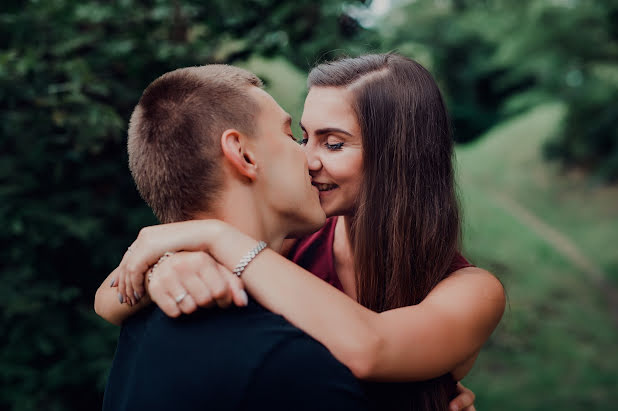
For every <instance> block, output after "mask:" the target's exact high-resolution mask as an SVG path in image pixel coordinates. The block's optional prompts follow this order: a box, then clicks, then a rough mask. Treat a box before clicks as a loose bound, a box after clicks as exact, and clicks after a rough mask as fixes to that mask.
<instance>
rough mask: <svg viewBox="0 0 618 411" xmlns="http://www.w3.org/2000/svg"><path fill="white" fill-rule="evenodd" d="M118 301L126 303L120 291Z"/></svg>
mask: <svg viewBox="0 0 618 411" xmlns="http://www.w3.org/2000/svg"><path fill="white" fill-rule="evenodd" d="M118 302H119V303H120V304H122V303H124V297H123V296H122V294H120V293H118Z"/></svg>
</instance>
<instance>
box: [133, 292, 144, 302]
mask: <svg viewBox="0 0 618 411" xmlns="http://www.w3.org/2000/svg"><path fill="white" fill-rule="evenodd" d="M133 295H134V296H135V300H136V301H139V299H140V298H142V296H141V295H139V293H138V292H137V291H133Z"/></svg>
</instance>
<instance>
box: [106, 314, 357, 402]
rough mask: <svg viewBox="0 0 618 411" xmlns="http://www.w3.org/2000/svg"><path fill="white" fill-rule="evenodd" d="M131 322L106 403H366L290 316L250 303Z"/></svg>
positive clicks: (348, 375)
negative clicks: (292, 321) (181, 315)
mask: <svg viewBox="0 0 618 411" xmlns="http://www.w3.org/2000/svg"><path fill="white" fill-rule="evenodd" d="M146 311H147V312H144V313H140V314H138V315H136V316H135V317H134V318H132V319H130V320H129V321H127V323H126V325H124V326H123V328H122V331H121V334H120V338H119V342H118V348H117V350H116V356H115V358H114V363H113V366H112V370H111V372H110V376H109V381H108V385H107V389H106V391H105V399H104V405H103V409H104V410H135V409H149V410H157V409H161V410H163V409H165V410H169V409H173V410H206V409H208V410H222V411H225V410H259V409H268V410H279V409H280V410H284V409H285V410H290V409H294V410H305V409H306V410H314V409H320V410H363V409H365V407H366V402H365V398H364V396H363V393H362V391H361V388H360V385H359V383H358V382H357V381H356V379H355V378H354V377H353V375H352V374H351V372H350V371H349V370H348V369H347V368H346V367H345V366H343V365H342V364H341V363H339V362H338V361H337V360H336V359H335V358H334V357H333V356H332V355H331V354H330V353H329V352H328V350H327V349H326V348H325V347H324V346H323V345H321V344H320V343H318V342H317V341H315V340H313V339H312V338H311V337H309V336H307V335H306V334H305V333H303V332H302V331H300V330H299V329H297V328H295V327H294V326H292V325H291V324H290V323H288V322H287V321H286V320H285V319H284V318H283V317H281V316H279V315H276V314H273V313H271V312H269V311H267V310H265V309H264V308H263V307H261V306H259V305H257V304H255V303H254V302H250V303H249V306H248V307H244V308H231V309H228V310H218V309H209V310H200V311H198V312H197V313H195V314H192V315H190V316H183V317H181V318H178V319H172V318H168V317H167V316H165V315H164V314H163V313H162V312H161V311H160V310H159V309H158V308H157V309H154V310H146Z"/></svg>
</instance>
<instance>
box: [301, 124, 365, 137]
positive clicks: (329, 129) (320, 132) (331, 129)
mask: <svg viewBox="0 0 618 411" xmlns="http://www.w3.org/2000/svg"><path fill="white" fill-rule="evenodd" d="M298 125H299V126H300V128H301V129H302V130H303V131H304V132H305V133H306V132H307V130H305V127H304V126H303V123H298ZM332 133H341V134H345V135H347V136H350V137H354V136H353V135H352V133H350V132H349V131H345V130H342V129H340V128H336V127H326V128H321V129H318V130H316V131H315V134H316V135H318V136H320V135H324V134H332Z"/></svg>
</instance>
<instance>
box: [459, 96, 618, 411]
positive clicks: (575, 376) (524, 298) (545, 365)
mask: <svg viewBox="0 0 618 411" xmlns="http://www.w3.org/2000/svg"><path fill="white" fill-rule="evenodd" d="M563 115H564V110H563V108H562V107H561V106H559V105H548V106H543V107H539V108H537V109H535V110H533V111H531V112H529V113H527V114H525V115H522V116H520V117H518V118H516V119H514V120H512V121H509V122H508V123H506V124H503V125H501V126H499V127H497V128H496V129H494V130H492V131H490V132H489V133H487V135H485V136H484V137H483V138H482V139H480V140H479V141H477V142H476V143H475V144H474V145H471V146H467V147H465V148H461V149H459V150H458V169H459V174H460V191H461V196H462V202H463V206H464V210H465V218H466V223H465V237H464V246H465V247H464V248H465V253H466V255H467V256H468V257H469V258H471V259H472V260H473V261H474V262H475V263H476V264H477V265H479V266H482V267H485V268H487V269H489V270H491V271H492V272H494V273H495V274H496V275H497V276H498V277H500V279H501V280H502V281H503V283H504V285H505V288H506V290H507V293H508V307H507V310H506V312H505V315H504V317H503V319H502V322H501V324H500V326H499V327H498V329H497V330H496V332H495V333H494V335H493V336H492V337H491V339H490V341H489V342H488V343H487V345H486V347H485V348H484V349H483V351H482V352H481V355H480V357H479V359H478V361H477V364H476V366H475V368H474V369H473V370H472V372H471V373H470V375H469V376H468V377H467V378H466V380H465V383H466V384H468V385H469V386H470V388H472V389H473V390H474V391H475V393H476V394H477V407H478V409H480V410H495V409H500V410H522V409H525V410H554V409H567V410H589V409H595V410H610V409H615V408H616V405H615V404H616V403H617V402H618V371H617V370H618V350H617V349H616V346H617V345H618V329H617V327H616V324H617V323H616V322H615V321H614V319H612V318H611V316H610V314H609V313H608V310H607V303H606V301H605V299H604V298H603V296H602V293H601V290H600V289H599V287H598V285H596V284H595V283H594V282H593V281H591V280H590V278H589V277H588V275H587V274H586V273H585V272H584V271H583V270H581V269H580V268H578V267H577V266H576V265H574V264H573V261H572V259H571V258H570V257H569V256H568V255H564V253H562V252H560V251H559V250H558V249H557V247H556V246H555V244H554V243H553V242H552V239H548V238H547V237H546V236H545V235H544V234H545V233H544V231H543V230H542V229H539V228H538V227H536V226H535V225H534V224H530V222H529V221H526V220H522V219H521V218H520V216H518V215H514V214H513V213H512V211H511V210H510V209H508V207H505V206H504V203H503V202H502V201H500V198H503V197H504V196H506V197H508V198H509V199H511V200H512V201H513V202H516V203H517V204H519V205H520V206H521V207H523V208H525V209H527V210H528V212H530V213H531V214H533V215H535V216H536V217H537V218H538V220H539V221H542V222H543V223H544V224H546V225H548V226H549V227H551V229H552V230H554V231H555V232H558V233H560V234H561V235H562V236H563V237H564V238H566V239H567V240H568V241H570V242H571V243H572V244H573V245H574V246H575V247H577V249H579V251H580V252H581V254H582V255H584V256H585V257H587V258H588V259H589V260H590V261H592V262H593V264H595V265H597V266H598V267H599V268H600V269H601V270H602V271H603V272H604V274H605V275H607V276H609V277H611V278H613V280H614V281H615V280H616V279H617V278H618V275H617V274H616V268H617V264H616V258H617V255H616V254H617V253H616V252H615V246H613V244H616V240H618V209H617V208H616V206H615V205H616V204H618V190H617V189H615V188H601V187H594V186H590V185H589V184H588V183H586V180H585V179H583V178H582V177H581V176H579V175H575V174H570V175H564V174H560V172H559V170H558V169H557V168H556V166H555V165H552V164H548V163H547V162H545V161H544V160H543V159H542V158H541V155H540V153H541V145H542V144H543V142H544V141H545V139H546V138H548V137H549V136H550V135H551V134H552V133H553V132H554V130H556V128H557V126H558V125H559V122H560V120H561V118H562V116H563Z"/></svg>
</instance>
